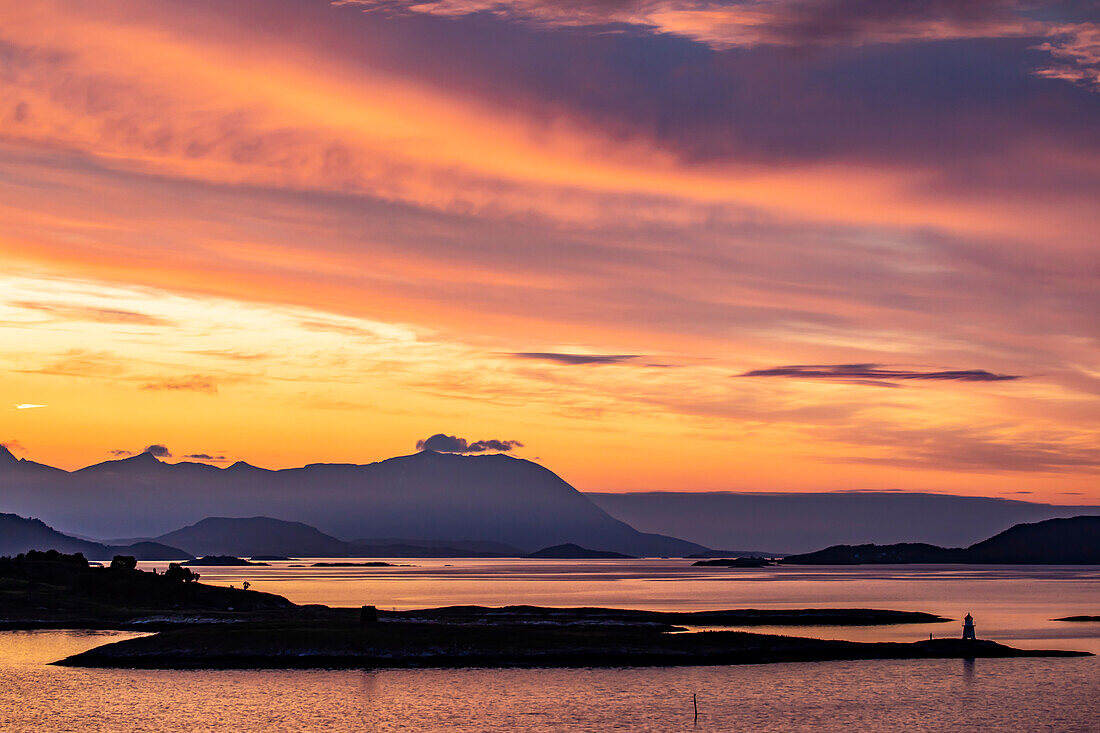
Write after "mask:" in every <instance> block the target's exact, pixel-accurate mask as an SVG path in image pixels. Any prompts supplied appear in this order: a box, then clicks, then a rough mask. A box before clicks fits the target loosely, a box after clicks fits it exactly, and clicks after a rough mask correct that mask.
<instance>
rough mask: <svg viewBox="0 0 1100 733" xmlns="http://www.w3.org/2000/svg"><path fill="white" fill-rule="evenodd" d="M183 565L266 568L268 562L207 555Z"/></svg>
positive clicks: (230, 556)
mask: <svg viewBox="0 0 1100 733" xmlns="http://www.w3.org/2000/svg"><path fill="white" fill-rule="evenodd" d="M180 564H181V565H187V566H193V567H241V566H245V565H253V566H266V565H267V563H266V562H252V561H250V560H244V559H242V558H239V557H233V556H232V555H207V556H205V557H200V558H198V559H195V560H188V561H187V562H185V563H180Z"/></svg>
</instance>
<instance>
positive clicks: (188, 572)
mask: <svg viewBox="0 0 1100 733" xmlns="http://www.w3.org/2000/svg"><path fill="white" fill-rule="evenodd" d="M164 577H165V578H167V579H168V580H170V581H172V582H176V583H193V582H195V581H196V580H198V579H199V574H198V573H196V572H195V571H194V570H192V569H191V568H185V567H183V566H182V565H180V564H179V563H178V562H173V563H168V569H167V570H165V571H164Z"/></svg>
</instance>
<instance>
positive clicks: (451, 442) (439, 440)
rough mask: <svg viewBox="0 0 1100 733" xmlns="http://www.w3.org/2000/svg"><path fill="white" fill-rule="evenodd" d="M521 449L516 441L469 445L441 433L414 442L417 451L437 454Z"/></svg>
mask: <svg viewBox="0 0 1100 733" xmlns="http://www.w3.org/2000/svg"><path fill="white" fill-rule="evenodd" d="M522 447H523V443H521V442H519V441H518V440H476V441H474V442H472V443H470V442H467V441H466V439H465V438H457V437H455V436H453V435H444V434H443V433H436V434H435V435H433V436H432V437H430V438H428V439H426V440H418V441H416V449H417V450H420V451H424V450H431V451H435V452H437V453H485V452H489V451H501V452H505V453H506V452H508V451H511V450H512V449H514V448H522Z"/></svg>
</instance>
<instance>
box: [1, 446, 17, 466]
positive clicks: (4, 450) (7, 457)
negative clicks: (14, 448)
mask: <svg viewBox="0 0 1100 733" xmlns="http://www.w3.org/2000/svg"><path fill="white" fill-rule="evenodd" d="M16 463H19V459H18V458H16V457H15V454H13V453H12V452H11V451H10V450H8V447H7V446H6V445H0V465H15V464H16Z"/></svg>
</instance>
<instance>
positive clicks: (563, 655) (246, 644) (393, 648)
mask: <svg viewBox="0 0 1100 733" xmlns="http://www.w3.org/2000/svg"><path fill="white" fill-rule="evenodd" d="M551 610H552V609H551ZM1081 655H1083V653H1081V652H1066V651H1034V650H1021V649H1014V648H1012V647H1008V646H1004V645H1001V644H997V643H995V642H992V641H964V640H961V639H937V640H934V641H933V640H929V641H918V642H913V643H908V644H906V643H885V642H883V643H862V642H852V641H833V640H822V639H807V638H801V637H795V636H780V635H774V634H754V633H747V632H740V631H703V632H697V633H671V632H670V630H669V629H667V628H664V627H662V626H661V625H659V624H651V623H648V622H647V623H644V624H625V625H618V626H613V625H608V624H585V623H579V624H571V623H564V624H563V623H549V624H546V625H542V624H537V623H509V622H507V621H504V622H500V621H487V622H472V621H471V622H457V623H456V622H454V621H417V620H396V619H395V620H382V621H379V622H378V623H375V624H370V625H360V624H356V623H347V622H339V621H326V622H314V623H308V624H303V623H301V622H270V623H262V622H261V623H257V622H249V623H240V624H204V625H199V626H192V627H185V628H179V629H173V630H170V631H163V632H160V633H158V634H155V635H153V636H147V637H141V638H137V639H128V640H126V641H120V642H115V643H113V644H106V645H104V646H101V647H97V648H95V649H92V650H90V651H87V652H84V653H82V654H77V655H76V656H73V657H69V658H68V659H64V660H61V661H60V662H58V664H61V665H67V666H79V667H128V668H145V669H195V668H202V669H256V668H269V669H271V668H274V669H303V668H382V667H620V666H622V667H654V666H695V665H717V664H763V663H768V662H816V661H826V660H854V659H926V658H967V659H972V658H978V657H984V658H988V657H1035V656H1081Z"/></svg>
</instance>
